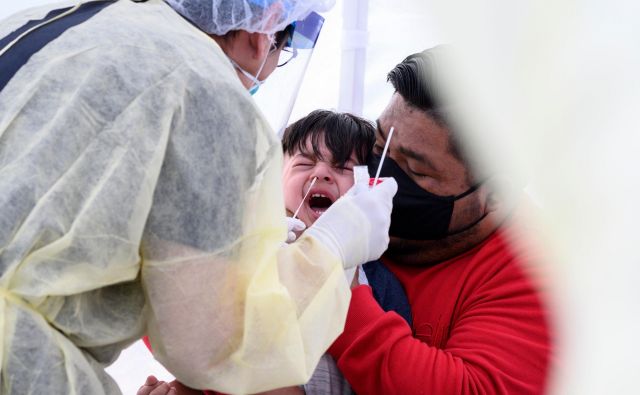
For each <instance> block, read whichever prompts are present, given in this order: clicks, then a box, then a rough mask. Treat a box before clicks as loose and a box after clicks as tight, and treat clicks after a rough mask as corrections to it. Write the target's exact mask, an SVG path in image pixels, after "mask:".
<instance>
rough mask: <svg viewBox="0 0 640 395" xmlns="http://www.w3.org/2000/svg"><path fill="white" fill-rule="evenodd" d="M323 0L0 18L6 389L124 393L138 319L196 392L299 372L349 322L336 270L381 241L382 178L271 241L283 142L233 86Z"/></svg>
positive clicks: (205, 2) (234, 1)
mask: <svg viewBox="0 0 640 395" xmlns="http://www.w3.org/2000/svg"><path fill="white" fill-rule="evenodd" d="M329 1H330V0H329ZM325 3H326V1H323V0H299V1H295V2H294V1H285V0H262V1H258V0H246V1H245V0H184V1H179V0H170V1H168V2H166V3H165V2H163V1H160V0H151V1H147V2H134V1H130V0H120V1H94V2H88V3H85V4H82V5H79V6H75V7H73V8H71V7H63V8H56V7H45V8H43V9H35V10H30V11H26V12H24V13H21V14H19V15H16V16H13V17H11V18H9V19H8V20H5V21H3V22H2V23H0V48H1V49H0V51H1V52H0V70H2V73H1V74H0V361H2V366H1V368H0V369H1V371H0V392H1V393H3V394H27V393H37V394H43V393H47V394H103V393H109V394H112V393H119V390H118V388H117V385H116V383H115V382H114V381H113V379H112V378H110V377H109V376H108V375H107V374H106V373H105V371H104V367H105V366H106V365H108V364H110V363H111V362H113V361H114V360H115V359H116V358H117V356H118V354H119V352H120V351H121V350H122V349H123V348H124V347H126V346H127V345H129V344H130V343H132V342H133V341H135V340H136V339H138V338H139V337H140V336H141V335H142V334H143V333H145V332H146V333H148V334H149V337H150V339H151V343H152V345H153V349H154V354H155V356H156V358H157V359H158V360H159V361H160V362H162V363H163V364H164V365H165V366H166V367H167V368H168V370H169V371H171V372H172V373H173V374H174V375H175V376H176V378H178V379H179V380H181V381H182V382H184V383H185V384H187V385H189V386H191V387H194V388H210V389H215V390H219V391H222V392H227V393H251V392H258V391H262V390H266V389H269V388H275V387H284V386H287V385H292V384H298V383H302V382H304V381H305V380H307V379H308V377H309V376H310V374H311V372H312V371H313V368H314V367H315V365H316V363H317V361H318V359H319V358H320V356H321V355H322V353H323V352H324V351H325V350H326V348H327V347H328V346H329V345H330V344H331V342H332V341H333V339H334V338H335V337H336V336H337V335H338V334H339V333H340V332H341V330H342V327H343V324H344V317H345V314H346V310H347V306H348V302H349V295H350V294H349V286H348V284H347V281H346V280H345V276H344V272H343V269H344V268H349V267H352V266H354V265H356V264H359V263H361V262H366V261H369V260H372V259H375V258H377V257H378V256H379V255H381V253H382V252H383V250H384V249H385V248H386V246H387V243H388V236H387V230H388V227H389V215H390V211H391V199H392V196H393V194H394V193H395V188H396V184H395V182H393V180H389V181H387V182H385V183H382V184H381V185H380V186H378V187H376V188H373V189H371V190H367V191H364V192H359V193H358V194H353V193H351V194H349V195H348V196H347V197H345V198H343V199H340V200H338V201H337V202H336V203H334V205H333V206H332V207H331V208H330V209H329V210H328V211H327V212H326V213H325V214H324V215H323V216H322V218H321V219H320V220H318V221H317V222H316V223H315V224H314V225H313V226H312V227H310V228H309V229H308V230H307V231H306V232H305V233H304V236H302V237H301V238H300V239H299V240H297V241H296V242H295V243H292V244H290V245H285V244H284V243H283V241H284V240H285V239H286V236H287V227H286V221H285V216H284V204H283V197H282V192H281V191H282V188H281V185H280V172H281V150H280V144H279V141H278V140H277V138H276V137H275V134H274V132H273V131H272V130H271V129H270V127H269V126H268V125H267V123H266V121H265V120H264V119H263V117H262V116H261V114H260V111H259V110H258V109H257V107H256V106H255V104H254V102H253V100H252V97H251V95H250V94H249V93H248V91H247V89H248V88H254V89H255V87H254V85H256V84H259V81H261V80H263V79H264V78H266V76H267V75H268V73H269V67H271V68H273V67H274V66H273V65H271V66H270V63H269V62H270V59H269V56H277V52H278V48H277V45H276V48H275V49H274V45H273V41H274V40H273V37H274V34H275V33H276V32H279V31H282V30H284V29H285V27H286V26H288V25H289V24H290V23H291V22H292V21H294V20H297V19H301V18H304V17H305V15H307V14H308V13H309V12H310V11H311V10H313V9H316V10H320V9H322V7H323V6H328V5H327V4H325ZM329 5H330V4H329ZM58 7H60V6H58ZM221 41H224V43H223V45H218V43H217V42H221ZM274 51H275V52H274Z"/></svg>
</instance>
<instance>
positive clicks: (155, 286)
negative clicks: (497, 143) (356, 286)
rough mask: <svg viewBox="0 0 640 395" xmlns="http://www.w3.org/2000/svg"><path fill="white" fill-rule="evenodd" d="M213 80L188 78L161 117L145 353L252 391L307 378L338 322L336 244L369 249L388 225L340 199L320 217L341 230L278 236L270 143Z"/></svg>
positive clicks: (196, 378) (246, 108)
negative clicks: (163, 128) (176, 105)
mask: <svg viewBox="0 0 640 395" xmlns="http://www.w3.org/2000/svg"><path fill="white" fill-rule="evenodd" d="M196 85H197V87H196ZM223 88H226V87H224V86H216V87H209V86H206V85H203V84H202V83H200V84H195V83H194V84H190V91H189V92H188V95H186V96H185V97H184V100H185V102H184V103H183V105H182V106H181V107H180V109H179V111H176V115H175V116H174V117H173V119H172V127H173V130H172V131H171V136H170V139H169V141H168V142H167V147H166V154H165V156H164V158H163V165H162V171H161V173H160V174H159V177H158V181H157V183H156V186H155V191H154V197H153V198H154V200H153V205H152V207H151V211H150V213H149V217H148V219H147V224H146V228H145V235H144V238H143V241H142V256H143V267H142V279H143V284H144V286H145V291H146V295H147V298H148V302H149V305H150V309H149V312H150V314H149V320H148V334H149V338H150V341H151V344H152V346H153V350H154V354H155V356H156V358H157V359H158V360H159V361H160V362H161V363H163V364H164V365H165V366H166V367H167V369H168V370H169V371H170V372H172V373H173V374H174V375H175V376H176V378H178V379H179V380H180V381H182V382H183V383H185V384H186V385H188V386H190V387H193V388H202V389H213V390H218V391H221V392H226V393H255V392H259V391H264V390H267V389H272V388H281V387H286V386H290V385H296V384H302V383H304V382H305V381H306V380H308V378H309V377H310V375H311V373H312V372H313V369H314V367H315V365H316V363H317V362H318V360H319V358H320V356H321V355H322V354H323V353H324V351H325V350H326V349H327V348H328V347H329V345H330V344H331V343H332V341H333V340H334V339H335V338H336V337H337V336H338V334H339V333H340V332H341V331H342V328H343V325H344V319H345V315H346V311H347V308H348V303H349V298H350V292H349V284H347V282H346V281H345V276H344V273H343V262H345V261H347V260H348V259H353V257H352V258H345V256H346V255H345V251H351V255H353V256H356V255H354V254H356V252H362V251H364V252H365V253H366V252H367V251H369V250H370V248H369V246H368V245H365V244H367V243H368V240H369V239H370V237H369V233H371V232H372V230H371V229H372V228H373V229H375V232H378V233H380V234H384V235H385V237H386V229H388V222H387V225H386V228H385V227H384V226H380V225H376V226H375V227H374V226H372V225H370V224H368V222H367V219H366V218H365V217H364V211H363V210H360V209H358V208H357V207H355V206H353V204H354V203H353V202H352V200H353V199H351V198H350V199H351V200H349V199H346V200H344V201H343V203H340V204H338V203H335V204H334V206H336V207H335V208H334V207H332V208H331V209H330V210H329V211H334V212H335V210H339V209H340V207H342V208H341V209H340V210H342V211H341V212H340V213H338V214H329V211H327V213H325V214H324V215H323V218H324V217H325V216H326V217H327V218H331V217H332V215H333V216H335V217H339V219H340V220H342V221H344V224H345V225H344V226H343V227H344V228H345V229H352V230H353V231H352V232H350V233H349V234H348V235H346V236H344V237H340V238H339V240H336V239H335V238H334V237H333V236H332V231H331V230H330V229H329V227H328V226H327V225H326V224H325V227H324V228H322V227H321V226H319V227H318V228H319V229H316V231H315V234H314V232H309V230H308V231H307V232H305V235H303V236H302V237H301V238H300V239H299V240H297V241H296V242H295V243H293V244H290V245H285V244H284V241H285V240H286V236H287V228H286V225H285V215H284V213H285V212H284V201H283V197H282V190H281V188H282V187H281V155H282V154H281V148H280V144H279V142H278V141H277V140H276V138H275V134H273V132H272V131H271V130H270V129H269V128H268V126H267V124H266V121H264V120H262V118H261V116H260V115H259V113H258V111H257V109H256V108H255V107H254V106H253V103H252V102H251V101H250V100H248V97H246V92H244V93H242V94H240V93H238V92H235V93H233V92H232V94H228V95H225V92H226V90H225V89H223ZM394 185H395V184H391V186H392V187H393V186H394ZM393 191H395V189H394V190H393ZM372 196H373V195H372ZM391 196H392V193H391ZM391 196H388V197H387V198H385V199H386V200H388V207H385V210H387V211H386V216H387V221H388V211H390V208H391ZM364 197H367V196H364ZM367 198H368V197H367ZM375 199H377V198H374V200H375ZM378 211H380V210H378ZM383 211H384V210H383ZM318 222H320V221H318ZM325 222H327V221H325ZM330 222H331V221H330ZM333 222H334V224H333V225H335V222H336V221H335V220H334V221H333ZM320 228H321V229H320ZM328 229H329V230H328ZM349 240H351V245H354V246H356V247H358V248H345V246H348V245H349V243H347V242H348V241H349ZM378 244H381V245H380V246H378V247H379V248H381V249H380V251H379V253H378V255H379V254H380V253H382V249H384V246H385V245H386V244H382V243H378ZM361 258H362V260H361V261H365V260H367V257H366V256H362V257H361Z"/></svg>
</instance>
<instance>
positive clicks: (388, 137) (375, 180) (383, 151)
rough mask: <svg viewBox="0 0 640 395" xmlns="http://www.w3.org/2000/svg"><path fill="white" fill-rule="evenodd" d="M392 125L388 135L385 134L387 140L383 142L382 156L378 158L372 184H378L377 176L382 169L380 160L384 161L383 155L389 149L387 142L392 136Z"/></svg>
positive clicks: (385, 154)
mask: <svg viewBox="0 0 640 395" xmlns="http://www.w3.org/2000/svg"><path fill="white" fill-rule="evenodd" d="M393 130H394V128H393V126H392V127H391V130H389V135H388V136H387V142H386V143H385V144H384V149H383V150H382V158H380V163H379V164H378V170H377V171H376V177H375V178H374V179H373V185H372V186H376V185H378V178H379V177H380V170H382V162H384V158H385V156H387V150H388V149H389V142H391V136H393Z"/></svg>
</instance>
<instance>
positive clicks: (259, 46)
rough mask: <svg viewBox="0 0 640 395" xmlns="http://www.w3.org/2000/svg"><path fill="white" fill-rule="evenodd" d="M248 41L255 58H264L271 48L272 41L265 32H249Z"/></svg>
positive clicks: (252, 55)
mask: <svg viewBox="0 0 640 395" xmlns="http://www.w3.org/2000/svg"><path fill="white" fill-rule="evenodd" d="M247 35H248V36H247V42H248V44H249V47H250V48H251V57H252V58H253V59H260V60H261V59H264V58H265V56H267V54H268V53H269V49H271V41H270V40H269V37H268V36H267V35H266V34H264V33H247Z"/></svg>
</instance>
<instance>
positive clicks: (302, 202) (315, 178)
mask: <svg viewBox="0 0 640 395" xmlns="http://www.w3.org/2000/svg"><path fill="white" fill-rule="evenodd" d="M317 179H318V177H313V180H311V185H309V189H307V193H305V194H304V197H303V198H302V201H301V202H300V205H299V206H298V209H297V210H296V212H295V213H293V218H296V217H297V216H298V211H300V209H301V208H302V205H303V204H304V201H305V200H307V196H308V195H309V192H311V188H313V184H315V183H316V180H317Z"/></svg>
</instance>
